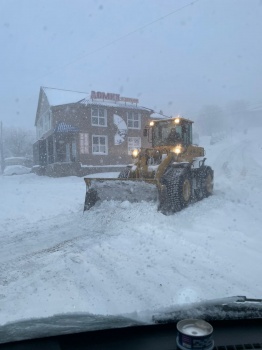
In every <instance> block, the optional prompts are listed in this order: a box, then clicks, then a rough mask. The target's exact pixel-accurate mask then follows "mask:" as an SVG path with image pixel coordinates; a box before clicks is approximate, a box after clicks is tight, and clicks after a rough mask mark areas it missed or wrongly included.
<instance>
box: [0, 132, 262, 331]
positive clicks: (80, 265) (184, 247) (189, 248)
mask: <svg viewBox="0 0 262 350" xmlns="http://www.w3.org/2000/svg"><path fill="white" fill-rule="evenodd" d="M261 131H262V130H259V129H257V130H249V132H248V133H247V134H246V135H245V134H238V135H229V136H228V137H227V138H225V139H224V140H223V141H221V142H219V143H216V144H214V145H210V139H208V138H206V139H203V140H201V139H200V144H201V145H203V146H204V147H205V148H206V151H207V158H208V164H210V165H211V166H212V167H213V168H214V170H215V192H214V195H213V196H212V197H210V198H208V199H204V200H203V201H201V202H198V203H195V204H193V205H191V206H190V207H189V208H187V209H186V210H183V211H181V212H179V213H177V214H175V215H170V216H165V215H163V214H161V213H159V212H157V204H155V203H145V202H142V203H129V202H127V201H124V202H114V201H108V202H103V203H102V204H100V205H97V206H95V207H93V208H92V209H91V210H90V211H88V212H85V213H84V214H83V212H82V210H83V204H84V197H85V183H84V180H83V179H82V178H76V177H68V178H59V179H52V178H47V177H38V176H36V175H34V174H28V175H21V176H11V177H4V176H1V177H0V193H1V200H0V221H1V226H0V262H1V264H0V308H1V312H0V324H5V323H6V322H10V321H14V320H16V319H26V318H30V317H43V316H51V315H53V314H58V313H67V312H88V313H91V314H101V315H108V314H110V315H123V314H126V313H130V312H133V313H134V318H135V317H138V316H136V315H137V312H140V311H145V313H146V314H147V317H149V316H150V315H151V314H153V313H154V312H155V310H159V309H161V308H164V307H169V306H172V305H177V304H184V303H188V302H198V301H201V300H207V299H213V298H222V297H227V296H231V295H247V296H249V297H251V298H261V282H262V278H261V277H260V276H261V273H260V270H261V268H260V267H261V263H262V256H261V251H262V241H261V227H262V217H261V207H262V198H261V188H262V155H261V153H262V140H261V137H260V135H261ZM94 176H95V175H93V177H94ZM114 177H116V174H114Z"/></svg>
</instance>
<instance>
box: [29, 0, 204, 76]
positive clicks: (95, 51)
mask: <svg viewBox="0 0 262 350" xmlns="http://www.w3.org/2000/svg"><path fill="white" fill-rule="evenodd" d="M198 1H200V0H193V1H191V2H190V3H188V4H186V5H184V6H181V7H179V8H178V9H175V10H173V11H171V12H169V13H167V14H166V15H164V16H162V17H159V18H157V19H155V20H153V21H152V22H149V23H146V24H144V25H143V26H141V27H139V28H137V29H134V30H132V31H131V32H129V33H126V34H124V35H122V36H120V37H119V38H116V39H114V40H112V41H110V42H108V43H107V44H105V45H102V46H100V47H98V48H97V49H94V50H93V51H90V52H87V53H86V54H83V55H80V56H78V57H77V58H75V59H74V60H72V61H70V62H68V63H66V64H64V65H63V66H61V67H60V68H57V69H55V70H53V71H51V72H49V73H47V74H45V75H43V76H42V77H41V78H44V77H46V76H48V75H50V74H52V73H54V72H56V71H57V70H59V69H62V68H66V67H68V66H70V65H71V64H74V63H75V62H77V61H79V60H81V59H82V58H84V57H87V56H91V55H93V54H95V53H97V52H99V51H101V50H103V49H105V48H107V47H108V46H111V45H113V44H115V43H117V42H118V41H120V40H123V39H125V38H127V37H128V36H130V35H133V34H135V33H137V32H139V31H140V30H143V29H145V28H147V27H149V26H151V25H153V24H155V23H157V22H159V21H162V20H163V19H165V18H167V17H169V16H172V15H174V14H175V13H177V12H180V11H182V10H184V9H185V8H187V7H189V6H192V5H194V4H195V3H197V2H198ZM38 79H40V78H36V79H34V80H38Z"/></svg>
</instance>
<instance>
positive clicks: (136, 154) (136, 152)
mask: <svg viewBox="0 0 262 350" xmlns="http://www.w3.org/2000/svg"><path fill="white" fill-rule="evenodd" d="M138 153H139V151H138V149H134V150H133V151H132V157H133V158H136V157H137V156H138Z"/></svg>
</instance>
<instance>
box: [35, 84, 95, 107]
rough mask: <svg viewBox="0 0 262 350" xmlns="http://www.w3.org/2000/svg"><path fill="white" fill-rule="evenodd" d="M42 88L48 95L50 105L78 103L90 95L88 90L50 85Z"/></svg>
mask: <svg viewBox="0 0 262 350" xmlns="http://www.w3.org/2000/svg"><path fill="white" fill-rule="evenodd" d="M42 89H43V91H44V93H45V95H46V97H47V100H48V102H49V105H50V106H60V105H66V104H69V103H77V102H80V101H82V100H83V99H84V98H86V96H87V95H88V93H87V92H79V91H70V90H62V89H55V88H50V87H42Z"/></svg>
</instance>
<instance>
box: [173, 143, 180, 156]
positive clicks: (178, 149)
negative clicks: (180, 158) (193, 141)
mask: <svg viewBox="0 0 262 350" xmlns="http://www.w3.org/2000/svg"><path fill="white" fill-rule="evenodd" d="M172 152H174V153H175V154H176V155H178V154H180V153H181V152H182V146H181V145H178V146H176V147H175V148H173V149H172Z"/></svg>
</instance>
